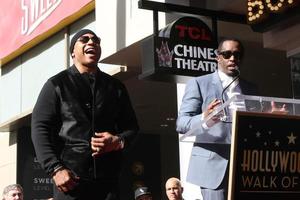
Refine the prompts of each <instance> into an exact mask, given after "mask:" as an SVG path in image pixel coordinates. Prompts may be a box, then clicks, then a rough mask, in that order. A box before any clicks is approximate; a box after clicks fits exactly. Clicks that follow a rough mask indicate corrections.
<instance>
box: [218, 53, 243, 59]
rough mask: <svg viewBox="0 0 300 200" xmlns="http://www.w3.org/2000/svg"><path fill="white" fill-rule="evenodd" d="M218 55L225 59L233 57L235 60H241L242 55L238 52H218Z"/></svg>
mask: <svg viewBox="0 0 300 200" xmlns="http://www.w3.org/2000/svg"><path fill="white" fill-rule="evenodd" d="M218 54H219V55H221V56H223V58H225V59H229V58H231V56H234V57H235V58H236V59H241V57H242V53H241V52H240V51H220V52H218Z"/></svg>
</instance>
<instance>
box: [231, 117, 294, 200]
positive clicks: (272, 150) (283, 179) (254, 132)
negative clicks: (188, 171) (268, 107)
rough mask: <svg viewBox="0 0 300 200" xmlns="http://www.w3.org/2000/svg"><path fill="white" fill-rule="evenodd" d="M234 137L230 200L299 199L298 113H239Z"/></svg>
mask: <svg viewBox="0 0 300 200" xmlns="http://www.w3.org/2000/svg"><path fill="white" fill-rule="evenodd" d="M233 137H234V142H233V145H232V147H233V148H232V152H234V156H232V159H233V160H232V161H233V162H231V163H234V164H233V166H231V169H230V174H231V175H232V176H231V177H230V180H231V181H230V183H229V184H230V186H231V187H232V189H231V190H230V191H229V194H230V195H231V197H230V199H243V200H253V199H255V200H268V199H270V200H271V199H272V200H279V199H300V177H299V175H300V145H299V144H300V118H299V116H298V117H296V116H287V115H274V114H267V113H259V114H258V113H246V112H237V118H236V131H235V134H234V136H233ZM231 155H233V154H231Z"/></svg>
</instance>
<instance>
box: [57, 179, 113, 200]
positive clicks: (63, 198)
mask: <svg viewBox="0 0 300 200" xmlns="http://www.w3.org/2000/svg"><path fill="white" fill-rule="evenodd" d="M53 198H54V200H88V199H93V200H119V187H118V184H117V182H103V181H80V183H79V184H78V185H77V186H76V188H74V190H72V191H70V192H68V193H63V192H60V191H59V190H58V188H57V187H56V186H55V185H54V189H53Z"/></svg>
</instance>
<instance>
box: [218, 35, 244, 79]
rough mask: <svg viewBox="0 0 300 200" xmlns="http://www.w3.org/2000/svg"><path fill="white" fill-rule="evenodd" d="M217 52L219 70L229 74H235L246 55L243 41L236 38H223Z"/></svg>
mask: <svg viewBox="0 0 300 200" xmlns="http://www.w3.org/2000/svg"><path fill="white" fill-rule="evenodd" d="M217 54H218V55H217V58H216V60H217V62H218V70H220V71H222V72H223V73H225V74H227V75H228V76H235V75H236V74H237V70H239V68H240V66H239V65H240V63H241V60H242V58H243V55H244V47H243V45H242V43H241V41H239V40H238V39H235V38H225V39H223V40H221V41H220V42H219V46H218V50H217Z"/></svg>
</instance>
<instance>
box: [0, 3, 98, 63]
mask: <svg viewBox="0 0 300 200" xmlns="http://www.w3.org/2000/svg"><path fill="white" fill-rule="evenodd" d="M91 2H93V1H92V0H72V2H71V1H68V0H18V1H13V0H12V1H3V0H2V1H0V19H1V20H0V29H1V32H0V41H1V47H2V48H0V59H1V60H2V59H3V58H5V57H7V56H8V55H10V54H12V53H13V52H14V51H17V50H19V48H20V47H22V46H23V45H25V44H26V43H28V42H30V41H31V40H33V39H34V38H36V37H38V36H40V35H41V34H43V33H45V32H47V31H49V30H50V29H51V28H53V27H55V26H58V25H60V26H62V27H63V25H62V24H60V23H61V22H62V21H63V20H66V19H67V18H68V17H70V16H72V15H73V14H76V13H77V12H79V11H80V10H81V9H82V8H84V7H85V6H87V5H88V4H89V3H91ZM70 21H71V20H70ZM69 23H70V22H69Z"/></svg>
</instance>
